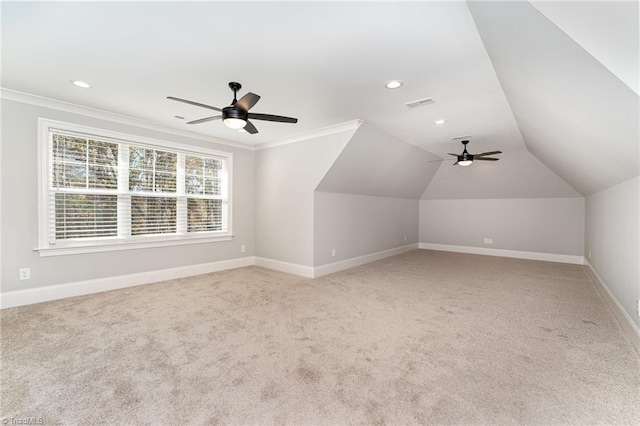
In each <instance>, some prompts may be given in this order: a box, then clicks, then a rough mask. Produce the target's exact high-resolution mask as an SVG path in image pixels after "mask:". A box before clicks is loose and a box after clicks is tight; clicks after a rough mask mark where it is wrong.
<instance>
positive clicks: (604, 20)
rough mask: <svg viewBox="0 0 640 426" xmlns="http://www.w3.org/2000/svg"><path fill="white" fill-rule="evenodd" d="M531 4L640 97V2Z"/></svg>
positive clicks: (552, 2)
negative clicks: (639, 54) (639, 30)
mask: <svg viewBox="0 0 640 426" xmlns="http://www.w3.org/2000/svg"><path fill="white" fill-rule="evenodd" d="M529 3H530V4H532V5H533V7H535V8H536V9H538V10H539V11H540V12H541V13H542V14H543V15H544V16H545V17H547V19H549V20H550V21H551V22H553V23H554V24H555V25H557V26H558V28H560V29H561V30H562V31H564V32H565V33H566V34H567V35H568V36H569V37H571V38H572V39H574V40H575V41H576V43H578V44H579V45H580V46H582V47H583V48H584V49H585V50H586V51H587V52H589V53H590V54H591V55H593V57H594V58H596V59H597V60H598V61H600V62H601V63H602V65H604V66H605V67H607V68H608V69H609V70H610V71H611V72H612V73H614V74H615V75H616V76H617V77H618V78H619V79H620V80H622V81H623V82H624V84H626V85H627V86H629V87H630V88H631V89H632V90H633V91H634V92H636V93H638V94H640V87H639V86H640V84H639V83H640V67H639V65H640V64H639V63H638V62H639V60H638V59H639V56H638V51H639V50H640V40H639V36H640V34H638V19H639V18H640V17H639V16H638V13H639V12H640V11H639V10H638V7H639V5H640V3H639V2H638V1H637V0H636V1H582V2H580V3H577V2H575V1H571V2H569V1H548V0H547V1H538V0H536V1H529Z"/></svg>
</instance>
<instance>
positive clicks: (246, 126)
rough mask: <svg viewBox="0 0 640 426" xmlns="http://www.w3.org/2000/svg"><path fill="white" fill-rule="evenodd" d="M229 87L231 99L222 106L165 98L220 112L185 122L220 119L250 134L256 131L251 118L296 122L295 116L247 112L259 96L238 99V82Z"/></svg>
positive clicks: (171, 97) (232, 127)
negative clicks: (228, 103) (231, 92)
mask: <svg viewBox="0 0 640 426" xmlns="http://www.w3.org/2000/svg"><path fill="white" fill-rule="evenodd" d="M229 88H230V89H231V90H233V101H231V105H229V106H226V107H224V108H217V107H214V106H211V105H206V104H201V103H200V102H194V101H189V100H187V99H180V98H176V97H174V96H167V99H170V100H172V101H177V102H183V103H185V104H189V105H194V106H198V107H201V108H207V109H212V110H214V111H218V112H221V113H222V115H215V116H212V117H205V118H200V119H198V120H193V121H189V122H188V123H187V124H200V123H205V122H207V121H213V120H219V119H222V121H223V122H224V124H225V125H226V126H227V127H229V128H230V129H235V130H244V131H246V132H248V133H251V134H252V135H253V134H255V133H258V129H256V127H255V126H254V125H253V123H251V122H250V121H249V119H252V120H264V121H277V122H279V123H297V122H298V119H297V118H292V117H284V116H282V115H271V114H258V113H254V112H249V110H250V109H251V108H253V106H254V105H255V104H256V103H257V102H258V101H259V100H260V96H258V95H256V94H255V93H251V92H249V93H247V94H246V95H244V96H243V97H241V98H240V99H237V93H238V90H240V89H241V88H242V85H241V84H240V83H236V82H235V81H232V82H230V83H229Z"/></svg>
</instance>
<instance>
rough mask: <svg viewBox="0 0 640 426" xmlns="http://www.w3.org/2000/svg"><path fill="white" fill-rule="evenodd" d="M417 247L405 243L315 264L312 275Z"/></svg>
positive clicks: (362, 263)
mask: <svg viewBox="0 0 640 426" xmlns="http://www.w3.org/2000/svg"><path fill="white" fill-rule="evenodd" d="M417 248H418V243H413V244H407V245H405V246H401V247H395V248H392V249H388V250H382V251H378V252H375V253H370V254H365V255H363V256H358V257H352V258H351V259H345V260H341V261H339V262H333V263H329V264H327V265H322V266H317V267H315V268H314V277H321V276H323V275H328V274H333V273H334V272H338V271H343V270H345V269H350V268H354V267H356V266H360V265H364V264H365V263H370V262H374V261H376V260H380V259H384V258H386V257H391V256H396V255H398V254H402V253H405V252H408V251H410V250H415V249H417Z"/></svg>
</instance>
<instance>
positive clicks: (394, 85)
mask: <svg viewBox="0 0 640 426" xmlns="http://www.w3.org/2000/svg"><path fill="white" fill-rule="evenodd" d="M403 84H404V83H403V82H402V81H400V80H389V81H387V82H386V83H385V84H384V87H386V88H387V89H397V88H398V87H401V86H402V85H403Z"/></svg>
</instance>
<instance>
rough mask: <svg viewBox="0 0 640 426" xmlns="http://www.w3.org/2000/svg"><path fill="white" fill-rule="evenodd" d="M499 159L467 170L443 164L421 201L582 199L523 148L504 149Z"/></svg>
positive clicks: (482, 162)
mask: <svg viewBox="0 0 640 426" xmlns="http://www.w3.org/2000/svg"><path fill="white" fill-rule="evenodd" d="M472 145H473V144H471V145H470V146H472ZM470 152H474V150H471V148H470ZM499 157H500V161H495V162H489V161H476V162H474V163H473V164H472V165H471V166H469V167H460V166H456V167H452V162H453V161H448V162H443V163H442V165H441V166H440V168H439V169H438V172H437V173H436V175H435V176H434V177H433V179H432V180H431V183H430V184H429V186H428V187H427V189H426V191H425V192H424V194H423V196H422V199H467V198H472V199H480V198H485V199H486V198H557V197H569V198H571V197H581V196H582V195H581V194H580V193H579V192H577V191H576V190H575V189H573V188H572V187H571V186H570V185H569V184H567V183H566V182H565V181H563V180H562V179H560V178H559V177H558V175H556V174H555V173H553V172H552V171H551V170H549V168H547V166H545V165H544V164H542V163H541V162H540V160H538V159H537V158H536V157H534V156H533V155H531V153H530V152H528V151H527V150H526V149H525V148H524V147H523V148H520V149H509V150H506V151H504V152H503V153H502V154H501V155H500V156H499Z"/></svg>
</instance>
